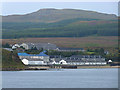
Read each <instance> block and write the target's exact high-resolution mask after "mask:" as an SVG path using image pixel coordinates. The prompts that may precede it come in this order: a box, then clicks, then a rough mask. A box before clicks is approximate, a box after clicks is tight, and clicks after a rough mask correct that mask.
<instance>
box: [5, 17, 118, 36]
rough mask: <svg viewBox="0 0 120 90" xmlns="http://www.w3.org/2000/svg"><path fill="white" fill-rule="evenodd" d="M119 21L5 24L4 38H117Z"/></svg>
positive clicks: (78, 20)
mask: <svg viewBox="0 0 120 90" xmlns="http://www.w3.org/2000/svg"><path fill="white" fill-rule="evenodd" d="M117 27H118V26H117V21H101V20H91V21H87V20H84V21H81V20H80V19H70V20H64V21H61V22H56V23H3V38H24V37H83V36H91V35H97V36H117V33H118V32H117Z"/></svg>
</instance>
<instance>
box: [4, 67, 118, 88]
mask: <svg viewBox="0 0 120 90" xmlns="http://www.w3.org/2000/svg"><path fill="white" fill-rule="evenodd" d="M2 88H118V69H117V68H92V69H50V70H35V71H31V70H30V71H2Z"/></svg>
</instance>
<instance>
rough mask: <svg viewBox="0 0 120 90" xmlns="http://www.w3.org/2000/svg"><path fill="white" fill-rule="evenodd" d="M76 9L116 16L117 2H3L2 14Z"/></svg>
mask: <svg viewBox="0 0 120 90" xmlns="http://www.w3.org/2000/svg"><path fill="white" fill-rule="evenodd" d="M51 8H52V9H78V10H87V11H94V12H98V13H105V14H115V15H116V16H118V3H117V2H59V3H58V2H19V3H18V2H7V3H6V2H4V3H2V16H8V15H25V14H29V13H32V12H36V11H38V10H40V9H51Z"/></svg>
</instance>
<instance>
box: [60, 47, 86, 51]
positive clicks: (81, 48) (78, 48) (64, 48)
mask: <svg viewBox="0 0 120 90" xmlns="http://www.w3.org/2000/svg"><path fill="white" fill-rule="evenodd" d="M59 50H84V49H83V48H61V47H60V48H59Z"/></svg>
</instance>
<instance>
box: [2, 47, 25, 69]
mask: <svg viewBox="0 0 120 90" xmlns="http://www.w3.org/2000/svg"><path fill="white" fill-rule="evenodd" d="M24 67H25V66H24V65H23V63H22V62H21V61H20V59H19V58H18V56H17V54H16V53H12V52H10V51H7V50H4V49H2V68H3V70H9V69H11V70H12V69H13V70H17V69H24Z"/></svg>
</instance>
